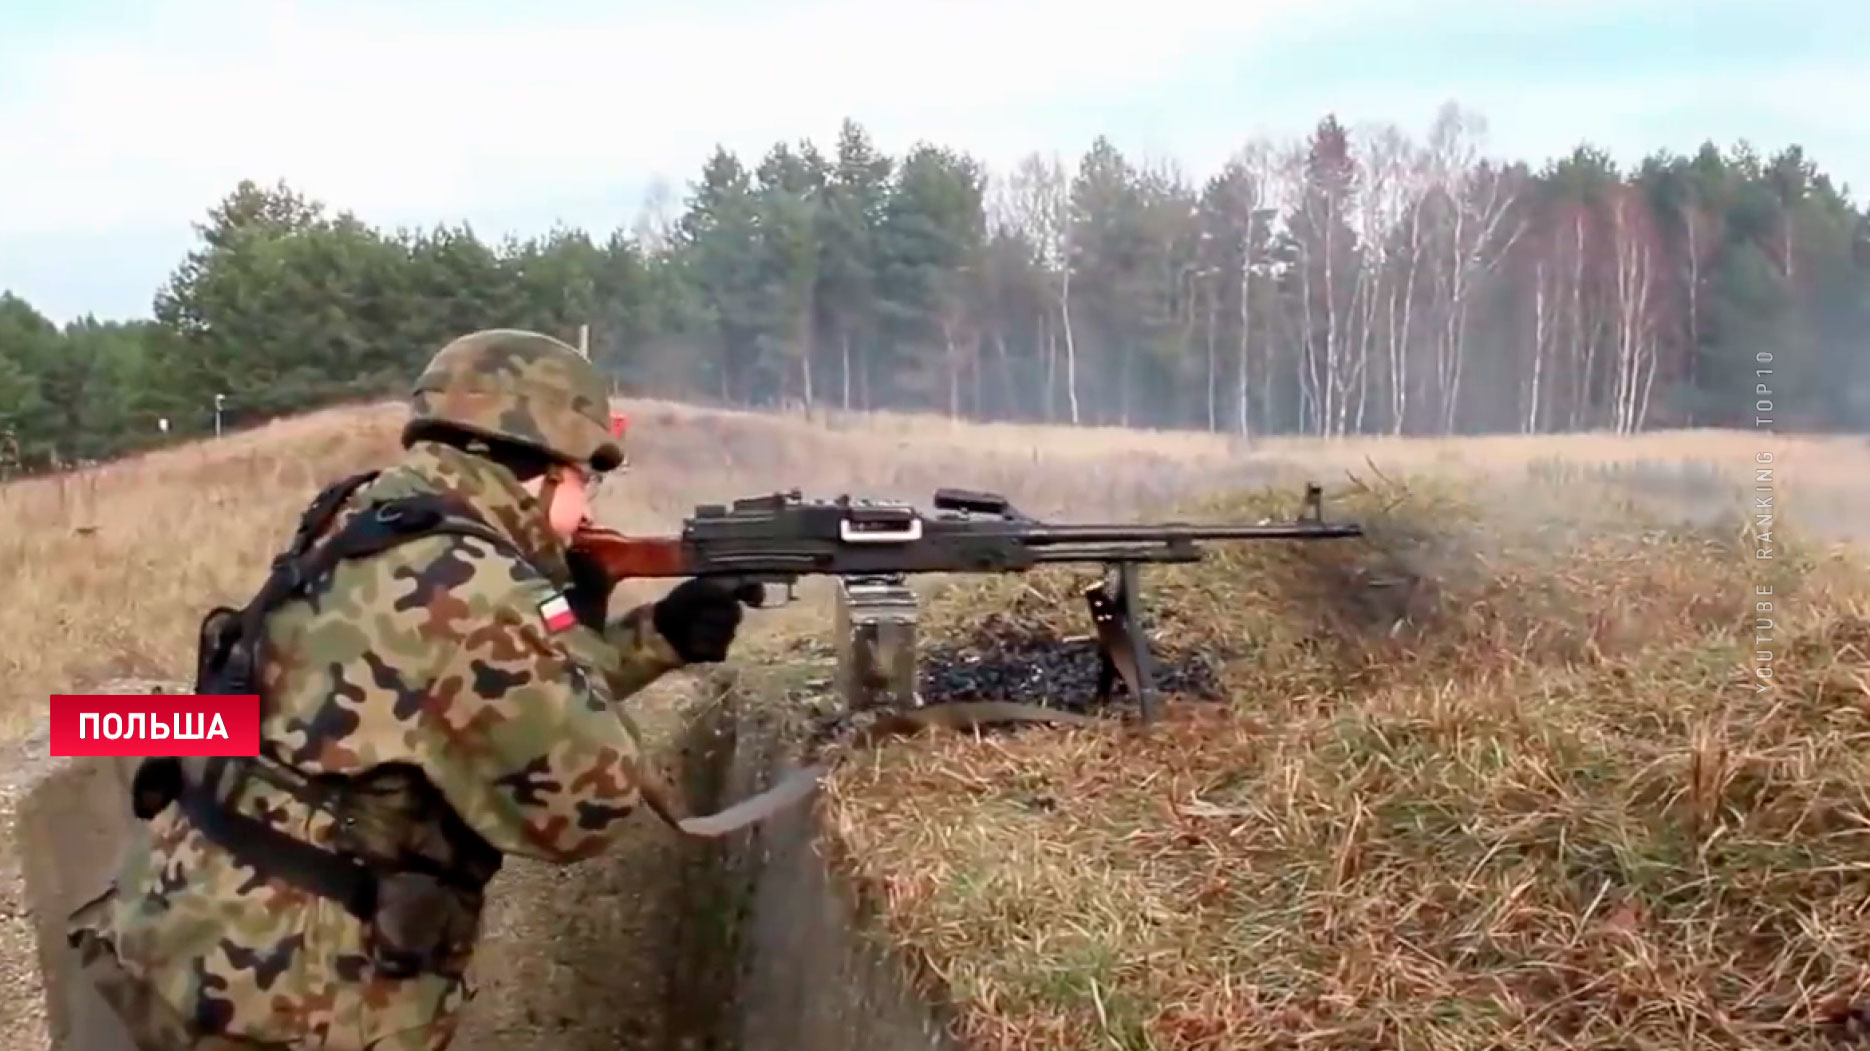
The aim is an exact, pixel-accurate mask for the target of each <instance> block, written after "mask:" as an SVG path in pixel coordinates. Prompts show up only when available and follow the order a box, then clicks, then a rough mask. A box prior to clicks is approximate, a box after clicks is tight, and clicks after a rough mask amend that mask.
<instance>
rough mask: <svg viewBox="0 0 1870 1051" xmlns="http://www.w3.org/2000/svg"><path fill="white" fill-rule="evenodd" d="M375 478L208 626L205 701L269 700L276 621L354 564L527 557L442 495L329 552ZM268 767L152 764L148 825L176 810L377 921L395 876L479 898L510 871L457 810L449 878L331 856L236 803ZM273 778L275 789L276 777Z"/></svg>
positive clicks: (301, 533) (377, 516)
mask: <svg viewBox="0 0 1870 1051" xmlns="http://www.w3.org/2000/svg"><path fill="white" fill-rule="evenodd" d="M370 477H371V476H370V475H358V476H353V477H351V478H347V479H344V480H342V481H340V482H338V483H336V484H334V485H332V486H330V487H329V488H327V489H326V490H325V491H324V492H322V493H320V494H319V496H318V498H317V499H316V500H314V501H313V502H312V504H311V506H310V507H309V508H308V509H307V510H306V513H305V515H304V516H303V518H302V519H301V520H300V524H299V529H298V531H297V533H296V534H295V535H294V537H293V541H292V544H291V546H290V547H288V549H287V550H286V551H284V552H282V553H281V554H280V556H279V557H277V558H275V559H274V560H273V565H272V571H271V572H270V573H269V574H268V575H267V578H266V581H265V583H264V584H262V585H261V587H260V589H259V592H258V593H257V594H255V595H254V596H253V598H252V600H251V601H249V602H248V603H247V604H246V605H245V606H244V607H242V608H241V609H239V610H234V609H232V608H229V607H219V608H217V609H216V610H214V611H212V612H210V614H209V615H208V617H207V618H205V619H204V621H203V629H202V633H203V646H204V649H203V654H202V658H201V661H200V666H199V668H198V674H197V689H198V691H200V692H210V693H257V692H259V683H258V671H259V657H260V646H261V643H262V641H263V639H264V628H265V618H266V615H267V614H268V613H270V612H272V611H273V610H274V609H276V608H277V607H278V606H279V605H281V604H282V603H284V602H286V601H288V600H290V599H292V598H293V597H295V596H297V595H299V594H302V593H303V592H304V591H305V590H306V588H307V587H308V586H310V585H311V584H312V583H313V582H315V581H317V580H319V579H321V578H323V577H324V576H325V575H327V574H328V573H330V572H331V571H332V570H334V569H336V568H337V566H338V564H339V563H341V562H343V561H345V560H347V559H354V558H365V557H368V556H370V555H374V554H377V553H379V552H382V551H386V550H388V549H390V548H392V547H395V546H397V545H399V544H403V543H407V542H409V541H412V540H417V539H420V538H422V537H426V536H433V535H436V534H438V533H451V534H455V535H462V536H472V537H475V538H477V539H480V540H484V541H486V542H488V543H491V544H493V545H495V546H497V547H499V548H501V549H502V550H505V551H508V552H511V553H513V554H514V555H515V556H516V557H518V552H517V551H516V550H515V549H514V548H513V545H512V544H511V542H510V541H508V540H507V539H506V537H505V536H503V535H502V534H501V533H499V532H498V531H497V530H495V529H494V528H492V527H491V526H489V525H487V524H486V523H485V522H484V521H481V520H480V519H479V518H477V517H475V516H474V515H473V514H472V512H471V511H469V510H468V509H466V508H465V507H462V506H461V505H460V504H459V503H457V502H455V501H451V500H449V499H447V498H445V497H440V496H434V495H421V496H411V497H402V498H397V499H392V500H386V501H380V502H376V503H373V504H370V505H367V506H365V507H362V508H360V509H358V511H357V512H356V513H355V514H354V515H352V516H351V517H350V519H349V520H348V521H346V522H345V523H344V525H343V527H341V528H340V529H339V530H338V531H337V532H336V533H334V534H332V535H331V536H330V537H329V538H328V539H327V540H325V541H324V542H323V543H322V544H319V543H317V538H318V537H319V536H320V535H321V534H322V533H323V531H324V530H325V529H326V527H328V526H329V524H330V523H331V521H332V520H333V518H334V517H335V515H336V514H337V512H338V511H339V509H340V508H342V507H343V505H344V504H345V502H346V500H347V498H348V497H349V496H350V494H351V493H353V492H355V491H356V489H357V488H358V487H359V486H361V485H362V484H364V483H365V482H367V481H369V479H370ZM314 545H316V546H314ZM203 687H206V689H203ZM262 747H263V748H264V747H265V745H264V743H263V744H262ZM268 751H269V752H270V750H268ZM268 758H269V759H271V760H272V762H273V763H274V764H277V765H278V766H281V767H283V768H285V769H286V770H288V771H291V766H290V764H287V763H285V762H284V761H283V760H282V759H280V757H278V756H277V755H276V754H269V755H268ZM256 762H258V760H255V759H251V758H233V757H211V758H208V759H207V760H206V762H205V763H201V764H200V765H198V766H197V765H192V764H183V768H184V769H187V770H188V771H189V773H190V774H191V775H193V776H179V775H180V771H179V770H178V771H176V774H177V775H178V776H175V777H173V778H169V777H166V776H165V771H164V770H163V769H162V768H160V767H154V766H153V764H152V761H147V760H146V761H145V764H144V766H145V767H146V768H151V772H150V774H149V775H148V777H147V778H146V776H145V774H144V773H143V771H141V770H139V773H138V778H137V785H136V786H135V789H134V791H133V796H134V801H135V805H136V809H137V813H138V816H139V817H143V818H145V819H147V818H148V817H152V816H154V814H155V812H157V811H159V810H161V809H162V807H163V806H165V805H166V804H167V803H168V802H169V801H171V800H174V801H176V802H178V804H179V805H180V807H181V809H182V811H183V813H184V814H185V815H186V816H187V817H188V819H189V821H190V823H191V824H193V825H194V826H195V827H196V828H197V829H199V830H200V831H201V833H202V834H203V836H205V837H206V838H207V839H209V840H210V841H211V842H214V843H216V844H217V845H219V846H221V847H222V848H223V849H225V850H227V851H228V852H229V853H230V854H232V855H233V857H234V858H235V860H236V861H237V862H238V863H239V864H241V865H243V866H246V867H249V868H252V869H253V870H254V871H256V872H259V873H262V874H266V875H271V876H275V877H277V878H280V879H283V880H285V881H287V882H289V883H292V884H294V885H296V886H298V887H300V888H301V889H303V890H306V891H309V892H310V893H313V894H317V895H320V896H322V897H325V898H328V899H330V900H333V901H336V902H338V903H340V904H341V905H343V907H344V908H345V909H346V910H347V911H349V912H351V913H352V914H353V915H356V916H358V917H359V918H361V919H365V920H368V919H369V917H370V916H371V914H372V912H373V910H374V909H375V908H376V903H377V888H378V884H379V883H380V881H381V879H382V877H383V876H385V875H387V874H389V873H390V872H392V871H396V870H405V871H418V872H427V873H428V874H431V875H434V876H435V877H436V878H437V879H439V880H442V881H444V882H446V883H448V884H450V885H453V886H456V887H459V888H462V889H466V890H471V891H478V890H479V889H480V888H481V887H483V886H484V885H485V884H486V882H487V881H488V880H490V879H492V877H493V875H494V874H495V873H496V872H498V870H499V869H500V867H501V861H502V855H501V854H500V852H499V851H498V850H497V849H495V848H494V847H493V846H492V845H491V844H489V843H487V842H486V841H485V840H484V839H483V838H482V837H481V836H480V835H479V834H478V833H476V832H474V830H473V829H472V828H470V827H469V826H468V825H467V824H466V823H465V822H464V821H462V820H461V819H460V818H459V817H458V816H457V815H455V814H453V813H452V811H451V810H449V808H447V807H446V806H443V807H442V808H441V809H442V813H441V815H440V820H441V822H442V827H443V833H444V834H445V835H446V836H447V838H448V840H449V841H450V845H451V848H452V851H453V853H454V855H455V861H456V865H454V866H451V867H449V868H448V869H445V870H444V869H443V868H441V867H440V866H438V865H436V864H435V863H433V862H432V861H428V860H427V859H422V858H413V857H412V858H406V859H403V862H402V863H400V864H399V865H398V866H397V869H383V870H379V869H378V867H377V866H374V865H372V864H370V863H367V862H366V861H364V860H363V859H361V858H357V857H354V856H349V855H344V854H338V853H335V852H332V851H328V850H324V849H322V848H319V847H315V846H313V845H311V844H309V843H306V842H304V841H302V840H299V839H296V838H294V837H292V836H289V835H287V834H286V833H284V832H281V831H279V830H278V829H275V828H273V827H272V826H271V825H269V824H267V823H266V822H264V821H261V820H259V819H257V818H254V817H252V816H249V815H247V814H243V813H241V812H239V811H238V810H237V809H235V807H234V806H232V805H230V804H231V803H232V802H233V800H234V799H235V797H236V795H237V793H238V792H239V791H240V789H241V787H242V786H243V785H244V784H245V782H246V780H247V779H248V778H249V777H251V776H255V773H254V764H255V763H256ZM292 772H293V773H294V774H295V775H296V776H297V778H300V779H304V780H305V784H303V785H299V786H289V785H287V784H279V785H278V787H280V788H281V789H283V790H285V791H288V792H290V793H291V794H293V795H295V796H299V797H301V798H302V800H303V801H304V802H307V803H308V804H311V805H315V806H330V805H331V804H332V803H334V802H337V803H339V805H343V804H342V797H343V796H344V794H345V793H344V788H343V786H342V785H341V784H338V783H335V781H334V783H331V784H326V783H324V782H325V781H327V780H331V779H323V778H318V779H311V778H305V775H297V774H296V771H292ZM267 780H269V781H273V780H274V779H273V778H271V777H268V778H267ZM336 780H343V779H336ZM171 782H179V783H174V784H173V789H172V790H171V791H169V792H168V793H167V795H168V798H167V799H161V798H158V794H159V791H160V789H161V788H163V787H164V786H167V785H169V784H170V783H171ZM312 797H316V798H312Z"/></svg>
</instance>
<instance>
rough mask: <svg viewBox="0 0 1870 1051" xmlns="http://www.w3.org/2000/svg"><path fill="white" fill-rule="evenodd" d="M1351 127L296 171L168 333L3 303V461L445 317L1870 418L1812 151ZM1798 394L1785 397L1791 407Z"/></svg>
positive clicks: (672, 385)
mask: <svg viewBox="0 0 1870 1051" xmlns="http://www.w3.org/2000/svg"><path fill="white" fill-rule="evenodd" d="M1483 134H1484V125H1483V122H1482V120H1481V118H1479V117H1478V116H1477V115H1475V114H1473V113H1471V112H1469V111H1465V110H1463V109H1461V108H1460V107H1458V106H1456V105H1454V104H1449V105H1447V106H1444V107H1443V108H1442V110H1441V111H1440V112H1439V113H1438V114H1436V116H1435V118H1434V120H1433V121H1432V122H1431V124H1430V126H1429V128H1428V130H1427V133H1426V134H1425V135H1423V136H1420V137H1412V136H1410V135H1408V134H1406V133H1404V132H1403V131H1401V130H1399V129H1397V128H1395V127H1393V126H1377V127H1368V128H1366V127H1357V128H1354V129H1353V128H1350V127H1347V126H1346V125H1344V124H1343V123H1341V122H1340V121H1339V120H1338V119H1337V118H1336V117H1335V116H1327V117H1325V118H1324V119H1322V120H1321V121H1320V122H1319V123H1318V124H1317V125H1316V127H1315V128H1314V129H1313V130H1312V131H1311V132H1310V134H1308V135H1306V136H1303V137H1300V138H1298V139H1296V140H1294V141H1290V142H1272V141H1260V140H1256V141H1250V142H1248V143H1247V144H1246V145H1245V146H1244V147H1243V148H1242V149H1240V150H1239V151H1238V152H1237V153H1236V154H1235V155H1234V156H1233V157H1232V159H1230V160H1229V161H1228V162H1227V164H1226V165H1225V166H1224V167H1223V168H1222V169H1221V170H1219V171H1216V172H1212V173H1206V174H1191V173H1189V172H1187V171H1184V170H1182V169H1181V168H1180V167H1179V166H1178V165H1177V164H1175V163H1174V162H1172V161H1164V160H1160V159H1150V158H1140V157H1135V156H1130V155H1127V154H1125V153H1124V152H1123V151H1122V150H1120V149H1119V148H1117V147H1116V146H1115V145H1114V144H1113V143H1112V142H1110V141H1109V140H1107V139H1103V138H1100V139H1098V140H1096V141H1094V142H1092V143H1091V144H1090V145H1089V148H1088V149H1087V150H1086V151H1085V152H1084V154H1083V155H1082V156H1079V157H1077V158H1075V159H1064V158H1059V157H1055V156H1045V155H1041V154H1033V155H1031V156H1029V157H1027V158H1025V159H1024V160H1023V161H1021V162H1020V163H1019V164H1017V165H1016V166H1014V167H1013V168H1012V169H1011V170H1007V171H996V172H990V171H988V170H987V168H986V167H985V166H984V165H983V164H982V163H981V162H980V161H979V160H977V159H975V158H973V157H971V156H970V155H968V154H967V153H965V152H963V151H960V150H958V149H955V148H952V147H947V146H941V145H935V144H928V143H923V144H918V145H916V146H914V147H913V148H911V149H910V150H908V151H907V152H906V153H905V154H903V155H901V156H891V155H887V154H885V153H883V152H881V151H880V150H879V149H878V148H877V147H876V146H875V145H874V144H873V142H872V140H871V138H870V137H869V135H868V134H867V133H866V132H865V130H864V129H863V128H862V127H861V126H860V125H858V124H856V123H854V122H851V121H846V122H845V123H844V125H843V126H842V128H841V129H840V132H839V134H838V136H837V140H836V142H834V143H832V144H830V145H829V146H823V145H818V144H814V143H812V142H809V141H803V142H797V143H778V144H775V145H774V146H772V147H771V149H770V150H768V151H767V152H766V153H765V154H764V155H763V156H760V157H757V158H756V157H740V156H736V155H735V154H734V153H732V152H729V151H727V150H724V149H721V150H717V151H716V152H715V153H714V154H713V156H711V157H710V158H709V159H708V160H707V161H706V163H705V165H704V166H703V167H702V170H701V171H700V173H699V175H698V177H697V178H696V179H694V180H693V182H692V183H690V184H689V187H688V193H687V195H686V198H685V199H683V200H680V201H676V200H674V199H673V195H672V194H671V193H669V192H668V191H667V190H666V188H665V189H663V190H662V191H661V192H660V193H657V194H652V195H651V200H650V201H649V202H648V203H647V204H646V206H645V208H644V210H643V212H642V213H641V214H640V215H638V216H637V217H635V220H634V221H633V222H630V223H627V224H622V223H620V225H619V227H618V228H617V229H615V230H613V231H611V232H608V233H593V232H587V231H582V230H572V229H564V228H560V229H556V230H554V231H552V232H550V233H548V234H545V235H543V236H538V237H532V238H526V239H519V238H513V237H507V238H504V239H501V240H497V241H496V240H490V239H488V238H485V237H483V236H481V235H480V234H478V233H476V232H475V231H474V230H473V229H472V228H471V227H470V226H468V225H465V224H455V225H441V226H436V227H433V228H427V229H415V230H411V229H397V230H385V229H380V228H378V227H375V226H372V225H370V224H369V223H367V222H366V221H365V220H364V219H363V218H361V217H358V216H356V215H353V214H351V213H350V212H348V211H342V210H333V209H332V208H331V207H329V206H327V205H326V204H325V203H323V202H319V201H315V200H311V199H308V198H307V197H306V196H304V195H302V194H301V193H299V192H297V191H295V190H294V189H293V188H291V187H290V186H289V185H287V184H285V183H275V184H273V185H270V186H265V185H260V184H257V183H254V182H242V183H241V184H240V185H239V186H238V187H236V188H235V189H234V190H233V191H232V192H231V193H229V194H228V195H227V196H226V197H225V198H224V199H222V200H221V201H220V202H218V203H217V204H216V205H214V206H213V207H212V208H211V209H210V210H209V212H208V215H207V217H206V219H205V221H204V222H202V223H201V224H199V225H198V227H197V230H198V234H199V240H198V244H197V245H196V247H195V248H194V249H193V250H192V251H190V253H189V254H188V255H187V256H186V258H184V259H183V260H182V261H181V262H180V263H179V265H178V266H177V268H176V270H175V271H174V273H173V274H172V275H171V276H170V277H169V279H168V280H167V281H166V282H165V283H164V284H163V285H162V286H161V288H159V289H158V290H157V291H156V293H155V297H154V301H153V304H152V306H153V309H152V317H151V319H149V320H138V321H132V322H120V321H100V320H96V319H93V318H89V317H87V318H85V319H82V320H79V321H76V322H73V323H71V324H68V325H65V326H63V327H62V328H61V327H58V326H55V325H53V324H52V323H50V322H49V321H47V320H46V319H45V318H44V317H43V316H41V315H39V314H38V313H37V312H36V311H34V310H33V308H32V307H31V305H30V304H29V303H27V302H24V301H23V300H21V299H19V298H17V297H15V296H12V295H11V294H6V295H4V296H0V432H3V433H0V446H4V448H0V457H5V458H6V459H7V460H8V461H9V462H10V463H11V464H12V465H13V466H14V467H15V468H16V469H17V468H24V469H28V470H30V469H34V468H41V467H46V466H55V465H57V464H59V463H69V462H72V461H75V460H82V459H99V458H103V457H107V456H111V455H115V454H118V453H121V452H125V451H128V450H132V449H136V448H141V447H145V446H148V445H151V444H155V443H156V442H158V441H161V440H163V435H162V434H161V433H160V432H159V430H158V421H159V420H165V419H166V420H167V421H169V431H168V433H169V436H170V437H171V438H181V437H189V436H195V435H200V434H202V433H205V432H208V431H210V430H211V429H212V427H213V423H214V411H213V400H212V396H213V394H214V393H220V394H222V395H224V397H225V405H226V413H227V417H226V419H227V422H228V423H229V424H230V425H239V424H243V423H248V422H253V421H257V420H261V419H265V418H268V417H271V416H275V415H279V414H285V413H292V412H299V411H304V410H305V409H307V408H310V407H314V406H317V405H321V404H328V403H332V402H336V401H342V400H349V399H358V398H368V397H378V396H386V395H387V396H398V395H401V394H402V393H404V392H405V391H406V389H407V386H408V383H409V380H410V378H411V376H412V374H413V372H414V371H415V370H416V369H417V368H418V367H419V366H420V365H421V363H422V362H423V360H425V359H426V358H427V356H428V355H430V354H432V353H433V352H434V351H435V350H436V349H437V348H438V347H440V346H441V345H442V343H444V342H445V341H446V340H448V339H449V338H451V337H452V336H455V335H457V334H460V333H463V332H467V331H470V330H473V329H477V328H482V327H493V326H511V327H522V328H532V329H538V330H542V331H545V332H550V333H552V334H554V335H557V336H559V337H561V338H564V339H566V340H567V341H576V339H577V338H578V333H579V330H580V326H589V328H588V332H589V348H590V353H591V355H592V357H593V359H594V360H595V361H597V362H599V363H600V364H601V365H602V366H603V367H604V368H606V369H607V370H609V371H610V372H611V373H612V374H613V375H614V376H615V377H616V378H617V380H618V382H619V385H620V389H624V390H629V391H633V392H637V393H646V394H660V395H668V396H674V397H687V398H699V399H704V400H710V401H719V402H725V403H732V404H740V405H754V406H762V405H773V404H776V403H788V404H803V405H809V406H819V407H834V408H851V409H877V408H914V409H923V410H932V411H938V412H943V413H949V414H953V415H956V416H967V417H978V418H990V419H1018V420H1043V421H1054V422H1062V423H1084V424H1124V425H1133V426H1170V427H1190V428H1201V429H1213V430H1225V431H1234V432H1241V433H1248V434H1272V433H1294V432H1298V433H1310V434H1323V435H1337V434H1346V433H1376V434H1447V433H1474V432H1498V431H1517V432H1528V433H1536V432H1551V431H1566V430H1579V429H1605V430H1611V431H1617V432H1629V431H1635V430H1641V429H1646V428H1656V427H1673V426H1685V425H1692V426H1758V425H1763V424H1761V423H1760V422H1759V421H1760V420H1762V419H1770V420H1771V426H1772V427H1774V429H1779V430H1787V429H1810V430H1823V429H1844V428H1855V427H1858V426H1859V425H1861V424H1862V423H1863V422H1864V421H1865V420H1866V419H1867V418H1870V383H1866V380H1870V360H1867V359H1870V353H1867V351H1870V214H1867V213H1866V212H1865V211H1861V210H1859V209H1858V208H1857V207H1856V206H1855V205H1854V204H1853V203H1852V202H1851V201H1849V200H1848V199H1847V196H1846V194H1847V192H1848V190H1847V188H1845V187H1842V186H1837V185H1834V184H1833V182H1832V181H1831V179H1830V178H1828V177H1827V176H1826V175H1825V174H1824V173H1823V172H1822V171H1820V170H1819V169H1818V167H1817V165H1816V164H1815V163H1814V162H1813V161H1812V159H1810V158H1808V157H1807V156H1806V155H1805V154H1804V152H1803V151H1802V150H1801V148H1800V147H1798V146H1796V145H1794V146H1787V147H1785V148H1783V149H1780V150H1779V151H1778V152H1776V153H1772V154H1771V155H1764V154H1761V153H1759V152H1756V151H1755V150H1754V149H1753V148H1752V147H1751V146H1749V145H1747V144H1745V143H1742V144H1739V145H1737V146H1734V147H1732V148H1729V149H1725V150H1723V149H1722V148H1720V147H1718V146H1716V145H1714V144H1712V143H1709V144H1707V145H1704V146H1703V147H1701V148H1700V149H1699V150H1698V151H1697V152H1695V153H1694V154H1693V155H1692V156H1679V155H1674V154H1670V153H1666V152H1657V153H1655V154H1653V155H1652V156H1650V157H1648V158H1646V159H1644V160H1643V161H1642V162H1641V163H1640V164H1639V165H1637V166H1636V167H1635V168H1633V169H1624V168H1620V167H1619V166H1618V165H1617V164H1615V163H1613V161H1612V160H1611V158H1609V157H1608V156H1607V155H1606V154H1605V153H1604V152H1602V151H1600V150H1597V149H1595V148H1593V147H1591V146H1589V145H1581V146H1579V147H1578V148H1577V149H1575V150H1574V151H1573V152H1572V153H1571V154H1569V155H1567V156H1563V157H1558V158H1553V159H1550V160H1547V161H1544V162H1542V163H1540V164H1539V165H1538V166H1537V167H1535V166H1534V164H1533V163H1532V162H1528V161H1525V160H1512V159H1505V160H1502V159H1498V158H1493V157H1490V156H1487V155H1486V154H1485V153H1484V152H1483V150H1482V148H1481V143H1482V141H1483V140H1482V136H1483ZM1767 406H1770V408H1767Z"/></svg>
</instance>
